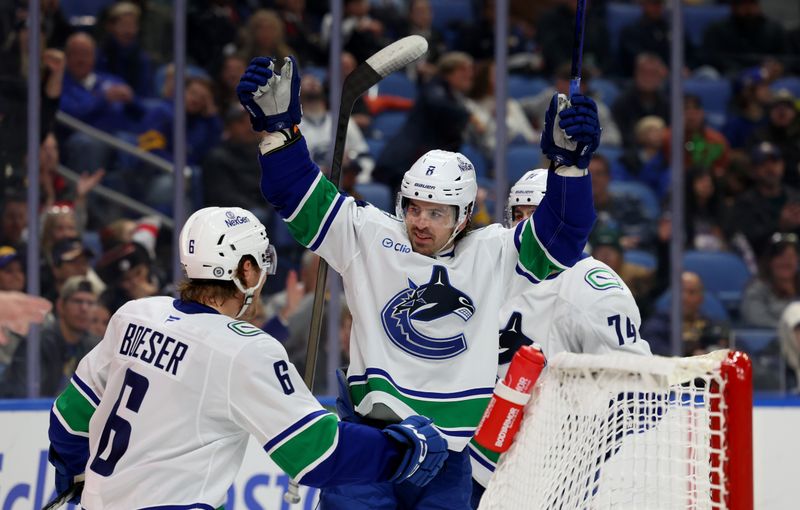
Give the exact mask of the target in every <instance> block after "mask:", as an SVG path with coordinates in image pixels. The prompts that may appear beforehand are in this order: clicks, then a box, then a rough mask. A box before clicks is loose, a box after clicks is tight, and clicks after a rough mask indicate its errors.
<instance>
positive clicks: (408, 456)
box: [383, 416, 448, 487]
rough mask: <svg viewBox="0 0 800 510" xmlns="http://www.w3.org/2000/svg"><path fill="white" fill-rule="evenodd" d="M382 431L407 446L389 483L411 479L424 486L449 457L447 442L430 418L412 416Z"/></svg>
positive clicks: (413, 482) (411, 481)
mask: <svg viewBox="0 0 800 510" xmlns="http://www.w3.org/2000/svg"><path fill="white" fill-rule="evenodd" d="M383 433H384V434H386V435H387V436H389V437H390V438H392V439H394V440H395V441H397V442H399V443H402V444H404V445H406V446H407V447H408V449H407V450H406V453H405V455H404V456H403V460H402V461H400V465H399V466H398V467H397V470H396V471H395V473H394V475H392V477H391V478H390V479H389V481H390V482H395V483H400V482H410V483H412V484H414V485H416V486H418V487H422V486H424V485H425V484H427V483H428V482H430V481H431V480H433V478H434V477H435V476H436V474H437V473H438V472H439V469H441V467H442V465H443V464H444V461H445V459H447V455H448V452H447V441H445V440H444V438H443V437H442V436H441V435H439V432H438V431H437V430H436V428H434V426H433V425H432V422H431V420H430V419H428V418H425V417H423V416H410V417H408V418H406V419H405V420H403V421H402V422H400V423H398V424H395V425H389V426H388V427H386V428H385V429H383Z"/></svg>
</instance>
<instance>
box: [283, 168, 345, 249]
mask: <svg viewBox="0 0 800 510" xmlns="http://www.w3.org/2000/svg"><path fill="white" fill-rule="evenodd" d="M320 175H321V174H320ZM338 196H339V192H338V191H337V190H336V186H334V185H333V183H332V182H331V181H329V180H328V179H325V178H320V179H317V180H316V181H315V184H313V189H312V190H311V193H310V194H307V195H306V196H305V197H303V201H302V202H301V203H300V205H299V206H298V207H297V210H296V211H295V212H294V213H293V214H292V216H290V217H289V218H287V219H286V225H287V227H289V232H291V234H292V236H293V237H294V238H295V239H296V240H297V242H299V243H300V244H302V245H303V246H309V245H310V244H311V243H312V242H313V241H314V238H316V237H317V233H318V232H319V230H320V228H321V227H322V225H323V224H324V223H325V218H326V217H327V216H328V215H329V214H330V211H331V209H332V207H333V205H334V203H335V202H336V198H337V197H338Z"/></svg>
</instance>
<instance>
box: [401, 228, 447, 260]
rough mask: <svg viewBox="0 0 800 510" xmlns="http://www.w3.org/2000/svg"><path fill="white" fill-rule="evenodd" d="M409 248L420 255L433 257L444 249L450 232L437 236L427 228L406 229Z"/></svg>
mask: <svg viewBox="0 0 800 510" xmlns="http://www.w3.org/2000/svg"><path fill="white" fill-rule="evenodd" d="M406 229H407V232H408V239H409V240H410V241H411V248H412V249H413V250H414V251H415V252H416V253H419V254H421V255H426V256H428V257H433V256H434V255H436V254H437V253H439V252H440V251H441V250H442V248H444V245H445V243H447V239H449V237H450V234H451V232H448V233H446V234H442V235H441V236H438V237H437V235H436V234H435V233H434V232H433V231H432V230H431V229H428V228H417V227H413V226H408V227H406Z"/></svg>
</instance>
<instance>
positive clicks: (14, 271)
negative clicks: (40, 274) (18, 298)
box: [0, 246, 25, 292]
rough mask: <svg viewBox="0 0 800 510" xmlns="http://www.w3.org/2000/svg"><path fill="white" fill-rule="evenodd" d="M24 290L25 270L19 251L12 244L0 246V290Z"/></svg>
mask: <svg viewBox="0 0 800 510" xmlns="http://www.w3.org/2000/svg"><path fill="white" fill-rule="evenodd" d="M3 290H12V291H17V292H24V291H25V272H24V271H23V269H22V260H21V259H20V256H19V253H17V250H16V249H14V248H13V247H12V246H0V291H3Z"/></svg>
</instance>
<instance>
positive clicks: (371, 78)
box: [283, 35, 428, 504]
mask: <svg viewBox="0 0 800 510" xmlns="http://www.w3.org/2000/svg"><path fill="white" fill-rule="evenodd" d="M426 51H428V41H426V40H425V38H424V37H422V36H419V35H410V36H408V37H404V38H402V39H400V40H399V41H395V42H393V43H392V44H390V45H389V46H387V47H385V48H383V49H382V50H380V51H379V52H377V53H375V54H374V55H372V56H371V57H369V58H368V59H367V60H366V61H365V62H363V63H362V64H361V65H359V66H358V67H357V68H356V69H355V70H354V71H353V72H352V73H350V74H349V75H348V76H347V78H346V79H345V80H344V85H343V86H342V98H341V100H340V102H339V117H338V119H337V120H336V138H335V140H334V144H333V161H332V163H331V175H330V177H329V179H330V181H331V182H332V183H333V184H334V185H335V186H336V188H337V189H338V188H339V177H340V176H341V173H342V158H343V157H344V142H345V140H346V138H347V124H348V122H349V120H350V112H351V111H352V110H353V104H354V103H355V102H356V99H358V98H359V96H361V94H363V93H364V92H366V91H367V90H369V89H370V87H372V86H373V85H375V84H376V83H378V82H379V81H381V80H382V79H384V78H386V77H387V76H388V75H390V74H392V73H393V72H395V71H397V70H399V69H402V68H403V67H405V66H407V65H408V64H410V63H411V62H413V61H415V60H417V59H418V58H419V57H421V56H422V55H423V54H424V53H425V52H426ZM327 278H328V263H327V262H325V260H324V259H323V260H320V261H319V269H317V286H316V289H315V291H314V305H313V308H312V311H311V325H310V327H309V330H308V350H307V351H306V366H305V372H304V374H303V381H305V383H306V386H308V388H309V389H310V390H313V389H314V373H315V371H316V367H317V353H318V352H319V337H320V332H321V331H322V307H323V305H324V304H325V284H326V282H327ZM283 499H284V500H285V501H286V502H287V503H292V504H294V503H299V502H300V494H299V487H298V484H297V482H295V481H294V480H292V481H291V482H290V483H289V488H288V489H287V490H286V493H285V494H284V495H283Z"/></svg>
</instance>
